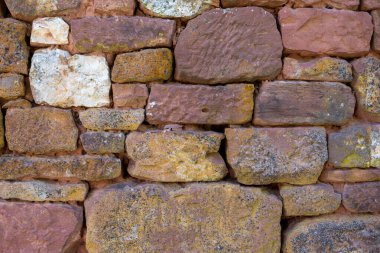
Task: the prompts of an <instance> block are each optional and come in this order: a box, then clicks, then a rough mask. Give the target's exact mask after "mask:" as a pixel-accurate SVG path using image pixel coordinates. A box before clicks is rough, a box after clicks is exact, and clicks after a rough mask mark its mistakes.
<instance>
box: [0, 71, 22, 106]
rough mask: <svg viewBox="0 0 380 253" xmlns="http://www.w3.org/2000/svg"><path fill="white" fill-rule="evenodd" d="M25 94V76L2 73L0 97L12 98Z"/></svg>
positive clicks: (0, 76) (0, 75)
mask: <svg viewBox="0 0 380 253" xmlns="http://www.w3.org/2000/svg"><path fill="white" fill-rule="evenodd" d="M23 96H25V87H24V76H23V75H19V74H12V73H7V74H0V98H2V99H6V100H11V99H16V98H19V97H23Z"/></svg>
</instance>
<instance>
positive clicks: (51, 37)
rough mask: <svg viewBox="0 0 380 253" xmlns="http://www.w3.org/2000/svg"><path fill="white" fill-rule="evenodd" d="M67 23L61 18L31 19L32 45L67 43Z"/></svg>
mask: <svg viewBox="0 0 380 253" xmlns="http://www.w3.org/2000/svg"><path fill="white" fill-rule="evenodd" d="M69 28H70V27H69V25H68V24H67V23H66V22H65V21H64V20H63V19H62V18H39V19H35V20H34V21H33V25H32V35H31V37H30V44H31V45H32V46H45V45H65V44H69Z"/></svg>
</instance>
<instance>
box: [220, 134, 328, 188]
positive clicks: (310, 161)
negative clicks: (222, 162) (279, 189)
mask: <svg viewBox="0 0 380 253" xmlns="http://www.w3.org/2000/svg"><path fill="white" fill-rule="evenodd" d="M225 133H226V137H227V161H228V163H229V165H230V166H231V168H232V170H233V173H234V176H235V177H236V178H237V180H238V181H239V182H240V183H242V184H246V185H265V184H271V183H289V184H295V185H303V184H313V183H316V182H317V180H318V177H319V175H320V174H321V172H322V170H323V165H324V163H325V162H326V161H327V143H326V132H325V129H324V128H322V127H295V128H226V130H225Z"/></svg>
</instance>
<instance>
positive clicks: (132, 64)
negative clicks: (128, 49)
mask: <svg viewBox="0 0 380 253" xmlns="http://www.w3.org/2000/svg"><path fill="white" fill-rule="evenodd" d="M172 72H173V55H172V51H171V50H170V49H167V48H158V49H146V50H142V51H139V52H132V53H125V54H119V55H117V56H116V59H115V63H114V65H113V68H112V81H114V82H117V83H130V82H142V83H144V82H153V81H166V80H168V79H169V78H170V77H171V75H172Z"/></svg>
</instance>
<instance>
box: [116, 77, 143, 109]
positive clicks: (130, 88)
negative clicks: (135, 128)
mask: <svg viewBox="0 0 380 253" xmlns="http://www.w3.org/2000/svg"><path fill="white" fill-rule="evenodd" d="M112 96H113V106H114V107H115V108H133V109H137V108H144V107H145V105H146V101H147V100H148V96H149V92H148V88H147V87H146V85H145V84H142V83H131V84H118V83H116V84H112Z"/></svg>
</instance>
